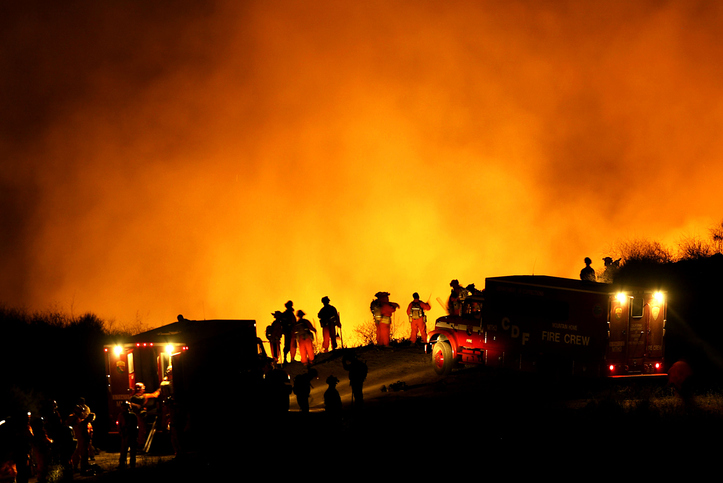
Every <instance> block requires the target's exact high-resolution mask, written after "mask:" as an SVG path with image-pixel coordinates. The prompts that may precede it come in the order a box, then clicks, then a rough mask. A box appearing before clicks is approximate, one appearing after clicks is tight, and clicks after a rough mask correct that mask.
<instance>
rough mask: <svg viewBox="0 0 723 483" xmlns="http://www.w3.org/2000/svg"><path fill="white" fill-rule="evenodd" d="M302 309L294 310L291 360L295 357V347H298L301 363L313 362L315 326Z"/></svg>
mask: <svg viewBox="0 0 723 483" xmlns="http://www.w3.org/2000/svg"><path fill="white" fill-rule="evenodd" d="M305 315H306V314H305V313H304V311H303V310H298V311H297V312H296V317H297V320H296V324H294V329H293V338H294V343H292V346H291V360H292V361H293V360H294V357H296V348H298V349H299V356H300V357H301V363H302V364H311V363H312V362H314V334H315V333H316V328H315V327H314V326H313V325H311V322H309V320H308V319H305V318H304V316H305Z"/></svg>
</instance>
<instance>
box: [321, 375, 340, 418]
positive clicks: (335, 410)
mask: <svg viewBox="0 0 723 483" xmlns="http://www.w3.org/2000/svg"><path fill="white" fill-rule="evenodd" d="M326 383H327V384H328V385H329V387H328V388H327V390H326V392H324V408H325V410H326V413H327V414H328V415H329V416H331V417H333V418H338V417H339V416H340V415H341V396H340V395H339V391H337V390H336V385H337V384H339V379H337V378H336V376H333V375H332V376H329V377H327V378H326Z"/></svg>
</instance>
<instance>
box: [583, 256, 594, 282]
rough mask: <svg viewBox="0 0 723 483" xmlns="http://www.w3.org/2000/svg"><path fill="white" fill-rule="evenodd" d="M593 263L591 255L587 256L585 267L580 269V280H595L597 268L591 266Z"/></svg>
mask: <svg viewBox="0 0 723 483" xmlns="http://www.w3.org/2000/svg"><path fill="white" fill-rule="evenodd" d="M591 263H592V260H590V257H585V268H583V269H582V270H580V280H584V281H587V282H595V281H596V277H595V270H594V269H593V268H592V267H591V266H590V264H591Z"/></svg>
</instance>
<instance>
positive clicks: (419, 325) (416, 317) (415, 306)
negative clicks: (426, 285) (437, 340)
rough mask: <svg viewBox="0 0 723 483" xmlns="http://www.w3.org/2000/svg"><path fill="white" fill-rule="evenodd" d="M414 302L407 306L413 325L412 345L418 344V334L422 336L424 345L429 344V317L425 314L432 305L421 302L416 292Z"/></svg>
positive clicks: (410, 337)
mask: <svg viewBox="0 0 723 483" xmlns="http://www.w3.org/2000/svg"><path fill="white" fill-rule="evenodd" d="M412 299H413V300H412V301H411V302H409V305H408V306H407V315H408V316H409V322H410V324H411V326H412V327H411V329H412V331H411V334H410V336H409V340H410V341H411V342H412V344H414V343H416V342H417V334H418V333H419V334H420V335H421V336H422V343H424V344H426V343H427V315H426V314H425V313H424V311H425V310H430V309H431V308H432V306H431V305H429V303H427V302H422V301H421V300H419V294H418V293H417V292H414V293H413V294H412Z"/></svg>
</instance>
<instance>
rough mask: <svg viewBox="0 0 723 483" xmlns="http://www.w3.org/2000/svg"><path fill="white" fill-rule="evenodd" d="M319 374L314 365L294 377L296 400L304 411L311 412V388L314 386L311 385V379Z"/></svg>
mask: <svg viewBox="0 0 723 483" xmlns="http://www.w3.org/2000/svg"><path fill="white" fill-rule="evenodd" d="M318 376H319V374H318V373H317V372H316V369H314V368H313V367H312V368H309V369H308V370H307V371H306V372H305V373H303V374H299V375H298V376H296V377H295V378H294V394H296V402H297V403H298V405H299V409H301V412H302V413H308V412H309V394H311V389H312V388H313V387H314V386H312V385H311V381H313V380H314V379H316V378H317V377H318Z"/></svg>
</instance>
